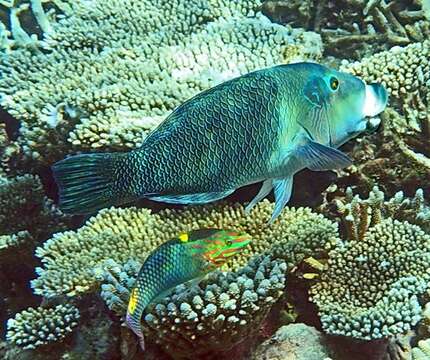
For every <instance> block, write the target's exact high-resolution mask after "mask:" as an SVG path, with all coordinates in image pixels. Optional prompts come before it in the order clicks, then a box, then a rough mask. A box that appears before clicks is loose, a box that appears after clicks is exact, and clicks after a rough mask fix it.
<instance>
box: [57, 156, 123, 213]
mask: <svg viewBox="0 0 430 360" xmlns="http://www.w3.org/2000/svg"><path fill="white" fill-rule="evenodd" d="M120 156H124V154H121V153H100V154H83V155H75V156H71V157H69V158H66V159H64V160H61V161H59V162H57V163H55V164H54V165H53V166H52V170H53V172H54V178H55V181H56V183H57V185H58V187H59V192H60V209H61V210H63V211H64V212H65V213H70V214H90V213H93V212H95V211H97V210H99V209H101V208H104V207H108V206H112V205H116V204H118V203H120V202H122V201H120V200H121V199H120V198H119V196H118V195H119V194H120V193H121V189H120V188H118V187H119V184H118V183H117V181H116V179H115V178H114V176H115V171H114V170H115V164H116V163H117V162H116V161H115V160H117V159H118V157H120Z"/></svg>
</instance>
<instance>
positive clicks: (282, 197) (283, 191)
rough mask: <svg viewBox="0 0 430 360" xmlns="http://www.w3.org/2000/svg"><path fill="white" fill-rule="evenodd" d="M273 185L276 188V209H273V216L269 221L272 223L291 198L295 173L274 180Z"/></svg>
mask: <svg viewBox="0 0 430 360" xmlns="http://www.w3.org/2000/svg"><path fill="white" fill-rule="evenodd" d="M273 187H274V189H275V190H274V191H275V209H274V210H273V214H272V218H271V219H270V222H269V223H270V224H271V223H273V222H274V221H275V219H276V218H277V217H278V216H279V214H280V213H281V211H282V209H283V208H284V207H285V205H286V204H287V203H288V201H289V200H290V198H291V193H292V190H293V175H291V176H289V177H287V178H285V179H278V180H273Z"/></svg>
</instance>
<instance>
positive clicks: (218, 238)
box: [126, 229, 251, 349]
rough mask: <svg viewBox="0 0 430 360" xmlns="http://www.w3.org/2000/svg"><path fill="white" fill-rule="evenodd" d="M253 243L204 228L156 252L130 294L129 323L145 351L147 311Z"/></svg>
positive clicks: (236, 234) (246, 237)
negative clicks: (142, 319) (163, 298)
mask: <svg viewBox="0 0 430 360" xmlns="http://www.w3.org/2000/svg"><path fill="white" fill-rule="evenodd" d="M250 241H251V238H250V236H249V235H247V234H245V233H239V232H237V231H231V230H219V229H201V230H194V231H191V232H189V233H183V234H180V235H179V236H178V237H177V238H176V239H173V240H170V241H168V242H166V243H164V244H163V245H161V246H160V247H158V248H157V249H155V250H154V251H153V252H152V253H151V254H150V255H149V256H148V257H147V259H146V260H145V262H144V263H143V265H142V267H141V269H140V271H139V274H138V276H137V279H136V282H135V285H134V287H133V289H132V290H131V293H130V300H129V304H128V309H127V315H126V323H127V325H128V327H129V328H130V329H131V330H132V331H133V332H134V333H135V334H136V335H137V337H138V338H139V342H140V346H141V348H142V349H145V343H144V337H143V333H142V328H141V318H142V314H143V311H144V310H145V308H146V307H147V306H148V304H150V303H151V302H152V301H153V300H154V299H158V298H160V297H161V296H163V294H166V293H167V292H168V291H169V290H170V289H172V288H173V287H175V286H177V285H179V284H182V283H185V282H189V281H192V280H196V279H201V278H202V277H203V276H205V275H206V274H208V273H209V272H211V271H213V270H215V269H217V268H218V267H220V266H222V265H223V264H224V263H225V262H226V261H227V260H228V259H229V258H231V257H232V256H234V255H236V254H237V253H239V252H241V251H242V250H243V249H244V248H245V247H246V246H247V245H248V244H249V243H250Z"/></svg>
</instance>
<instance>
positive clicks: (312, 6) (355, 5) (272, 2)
mask: <svg viewBox="0 0 430 360" xmlns="http://www.w3.org/2000/svg"><path fill="white" fill-rule="evenodd" d="M262 12H263V14H265V15H267V16H268V17H269V18H271V19H272V20H273V21H276V22H279V23H287V24H291V25H293V26H300V27H304V28H306V29H309V30H313V31H316V32H318V33H320V34H321V36H322V38H323V41H324V44H325V53H326V54H328V55H336V56H338V55H340V56H341V57H349V58H351V57H352V58H356V59H359V58H361V57H362V56H363V55H364V54H369V53H374V52H376V51H380V50H387V49H389V48H390V47H392V46H394V45H407V44H409V43H413V42H417V41H423V40H424V39H425V38H426V37H427V36H428V34H430V22H429V21H428V19H427V17H426V14H425V11H424V9H423V6H422V2H421V1H420V0H412V1H409V0H406V1H389V0H371V1H356V0H350V1H347V2H345V1H340V0H334V1H333V0H324V1H311V0H305V1H283V0H266V1H265V2H264V3H263V5H262ZM426 35H427V36H426Z"/></svg>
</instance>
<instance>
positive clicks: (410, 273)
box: [311, 189, 430, 340]
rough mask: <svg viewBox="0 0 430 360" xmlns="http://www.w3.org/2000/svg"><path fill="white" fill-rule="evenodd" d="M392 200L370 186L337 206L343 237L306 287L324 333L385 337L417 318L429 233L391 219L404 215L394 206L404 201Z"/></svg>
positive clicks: (429, 248) (425, 275)
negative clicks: (341, 215) (343, 224)
mask: <svg viewBox="0 0 430 360" xmlns="http://www.w3.org/2000/svg"><path fill="white" fill-rule="evenodd" d="M397 200H401V201H387V202H384V201H383V196H381V193H380V192H378V190H377V189H375V190H374V191H373V192H372V193H371V195H370V196H369V199H368V200H362V199H360V198H358V197H354V198H353V199H352V200H351V201H350V203H349V206H344V207H343V209H344V214H345V215H344V218H345V220H346V221H345V222H346V229H347V231H346V233H347V234H348V235H347V238H346V239H345V242H344V244H342V245H339V246H337V247H336V248H334V249H333V250H332V251H330V252H329V260H328V268H327V270H326V271H324V272H323V273H322V275H321V278H320V280H319V281H318V282H317V283H316V284H315V285H314V286H313V287H312V288H311V298H312V301H313V302H315V303H316V305H317V306H318V309H319V315H320V317H321V322H322V325H323V329H324V330H325V331H326V332H328V333H330V334H335V335H344V336H350V337H354V338H358V339H365V340H371V339H378V338H387V337H389V336H391V335H396V334H399V333H403V332H406V331H407V330H409V329H411V327H413V326H415V325H416V324H417V322H418V321H419V320H420V319H421V317H422V307H421V304H420V303H419V298H418V297H419V296H420V295H422V294H423V293H424V292H425V291H426V289H427V288H428V283H429V280H430V274H429V272H428V264H429V262H430V235H429V234H428V233H426V232H424V231H423V229H422V228H420V227H419V226H417V225H414V224H411V223H409V222H407V221H398V220H396V217H397V216H398V218H400V219H401V218H402V217H403V216H404V215H405V214H407V211H406V209H405V208H407V206H404V207H402V205H400V204H404V205H406V203H407V202H405V201H404V200H402V199H401V197H400V196H399V199H397ZM341 208H342V205H341ZM396 209H397V211H396ZM392 210H394V212H393V211H392ZM390 211H391V214H392V215H391V216H392V217H387V218H385V216H387V212H388V213H389V212H390ZM420 218H421V216H419V215H418V214H416V216H415V219H416V220H417V221H418V222H419V221H420V220H419V219H420Z"/></svg>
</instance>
